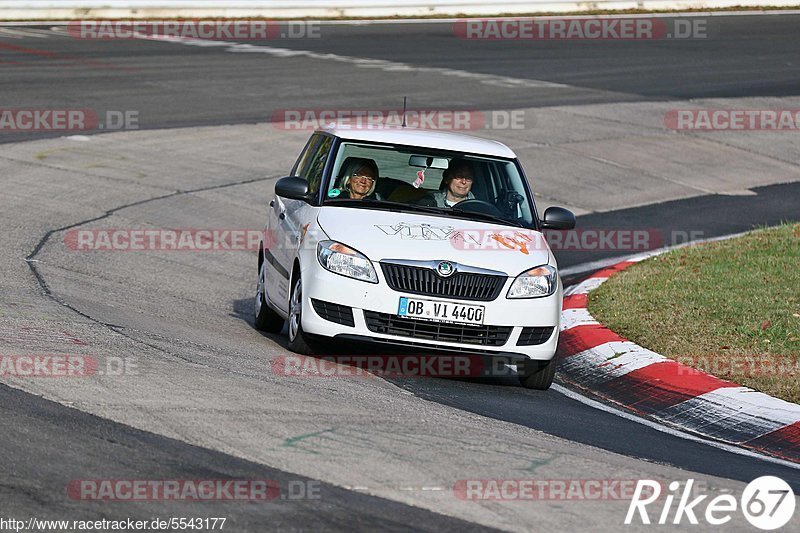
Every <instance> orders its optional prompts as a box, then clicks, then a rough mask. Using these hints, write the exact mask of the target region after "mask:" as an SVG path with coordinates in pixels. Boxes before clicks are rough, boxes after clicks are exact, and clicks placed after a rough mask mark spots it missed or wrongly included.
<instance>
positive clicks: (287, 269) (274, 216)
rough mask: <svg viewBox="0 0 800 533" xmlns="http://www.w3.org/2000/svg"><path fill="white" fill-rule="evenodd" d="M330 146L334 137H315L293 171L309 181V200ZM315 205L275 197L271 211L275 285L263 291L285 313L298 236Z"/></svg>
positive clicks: (271, 248)
mask: <svg viewBox="0 0 800 533" xmlns="http://www.w3.org/2000/svg"><path fill="white" fill-rule="evenodd" d="M332 147H333V137H331V136H329V135H323V134H315V135H314V136H312V138H311V139H310V140H309V142H308V144H307V145H306V149H305V150H304V152H303V153H302V154H301V155H300V157H299V158H298V160H297V163H296V164H295V167H294V169H293V170H292V175H293V176H297V177H301V178H305V179H306V180H308V182H309V193H310V196H311V197H312V198H315V199H316V198H317V193H318V192H319V188H320V185H321V183H322V180H323V177H324V172H325V166H326V163H327V161H328V157H329V155H330V152H331V148H332ZM316 203H317V202H316V201H315V200H313V201H312V202H311V204H314V205H310V204H309V203H308V202H304V201H302V200H290V199H288V198H281V197H280V196H277V195H276V196H275V198H274V200H273V202H272V209H270V220H269V230H270V235H272V237H273V242H272V243H271V244H272V246H271V247H270V254H271V256H272V257H271V261H270V263H271V264H272V268H273V271H274V273H275V274H276V275H275V276H272V277H271V279H272V280H274V281H275V283H268V284H267V287H266V291H267V296H268V298H269V299H270V301H271V302H272V303H273V304H275V305H277V306H279V307H280V308H281V309H283V310H284V311H286V312H288V309H289V290H290V287H289V278H290V275H291V272H292V264H293V262H294V259H295V257H296V255H297V248H298V246H299V243H300V234H301V232H302V231H303V228H304V227H307V225H308V224H309V223H311V222H313V220H314V217H315V213H316V209H317V207H316Z"/></svg>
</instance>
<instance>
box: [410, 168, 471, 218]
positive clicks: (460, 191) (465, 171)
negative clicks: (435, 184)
mask: <svg viewBox="0 0 800 533" xmlns="http://www.w3.org/2000/svg"><path fill="white" fill-rule="evenodd" d="M474 177H475V173H474V172H473V169H472V163H470V162H469V161H467V160H466V159H459V158H454V159H452V160H451V161H450V164H449V165H448V166H447V170H445V171H444V173H442V183H441V185H439V190H438V191H436V192H434V193H432V194H430V195H429V196H427V197H425V198H423V199H422V200H421V201H420V202H419V203H420V204H421V205H429V206H436V207H453V206H454V205H456V204H457V203H458V202H461V201H463V200H472V199H474V198H475V195H474V194H472V191H471V189H472V181H473V179H474Z"/></svg>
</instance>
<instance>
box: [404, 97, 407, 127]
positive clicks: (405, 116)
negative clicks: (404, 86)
mask: <svg viewBox="0 0 800 533" xmlns="http://www.w3.org/2000/svg"><path fill="white" fill-rule="evenodd" d="M406 99H407V97H406V96H404V97H403V127H404V128H405V127H406Z"/></svg>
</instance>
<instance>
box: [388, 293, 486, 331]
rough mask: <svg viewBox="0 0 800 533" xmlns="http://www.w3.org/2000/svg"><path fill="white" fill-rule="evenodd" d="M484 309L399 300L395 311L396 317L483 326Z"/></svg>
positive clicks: (402, 298)
mask: <svg viewBox="0 0 800 533" xmlns="http://www.w3.org/2000/svg"><path fill="white" fill-rule="evenodd" d="M484 311H485V309H484V307H483V306H482V305H469V304H462V303H455V302H435V301H433V300H421V299H418V298H406V297H405V296H403V297H401V298H400V305H399V307H398V309H397V314H398V316H401V317H404V318H421V319H423V320H435V321H437V322H453V323H457V324H473V325H475V326H479V325H481V324H483V314H484Z"/></svg>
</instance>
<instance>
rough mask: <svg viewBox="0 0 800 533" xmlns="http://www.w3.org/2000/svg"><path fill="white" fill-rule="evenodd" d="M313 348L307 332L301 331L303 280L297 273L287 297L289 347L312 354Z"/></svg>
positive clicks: (314, 351)
mask: <svg viewBox="0 0 800 533" xmlns="http://www.w3.org/2000/svg"><path fill="white" fill-rule="evenodd" d="M315 348H316V345H315V344H314V343H313V341H311V339H310V338H309V335H308V333H306V332H304V331H303V280H302V279H300V276H299V275H298V276H297V279H296V280H295V282H294V286H293V287H292V296H291V298H290V299H289V349H290V350H291V351H293V352H294V353H299V354H302V355H314V354H315V353H316V350H315Z"/></svg>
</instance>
